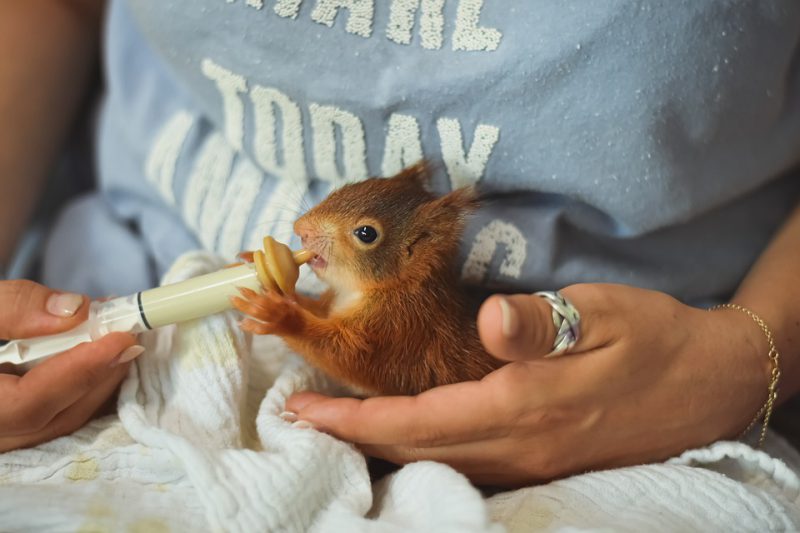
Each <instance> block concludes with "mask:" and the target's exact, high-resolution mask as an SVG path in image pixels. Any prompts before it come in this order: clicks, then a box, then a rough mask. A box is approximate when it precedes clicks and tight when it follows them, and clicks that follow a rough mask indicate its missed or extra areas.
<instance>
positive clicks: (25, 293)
mask: <svg viewBox="0 0 800 533" xmlns="http://www.w3.org/2000/svg"><path fill="white" fill-rule="evenodd" d="M88 309H89V300H88V298H86V297H84V296H80V295H76V294H63V293H58V292H55V291H53V290H51V289H48V288H47V287H43V286H41V285H39V284H36V283H33V282H30V281H24V280H18V281H0V338H4V339H19V338H28V337H35V336H39V335H51V334H54V333H59V332H62V331H67V330H69V329H72V328H74V327H75V326H77V325H78V324H80V323H81V322H83V321H84V320H86V317H87V314H88ZM142 351H143V348H142V347H141V346H137V345H134V337H133V336H131V335H128V334H125V333H112V334H110V335H107V336H105V337H103V338H102V339H100V340H99V341H97V342H91V343H83V344H80V345H78V346H76V347H75V348H73V349H71V350H69V351H66V352H64V353H62V354H59V355H56V356H54V357H52V358H50V359H48V360H46V361H44V362H42V363H40V364H39V365H37V366H35V367H34V368H33V369H31V370H30V371H28V372H27V373H25V374H24V375H22V376H17V375H15V374H13V373H0V400H2V403H3V408H2V409H1V410H0V452H3V451H8V450H12V449H15V448H23V447H27V446H33V445H35V444H38V443H40V442H44V441H47V440H50V439H53V438H55V437H59V436H61V435H65V434H67V433H70V432H72V431H75V430H76V429H78V428H79V427H81V426H82V425H83V424H85V423H86V422H87V421H88V420H89V419H90V418H91V417H92V415H93V414H95V412H97V410H98V409H99V408H100V407H101V406H102V405H103V403H104V402H105V401H106V400H107V399H108V398H109V397H110V396H111V395H112V394H113V393H114V391H115V390H116V388H117V385H119V383H120V381H122V379H123V378H124V377H125V374H126V373H127V371H128V366H129V365H130V361H131V360H132V359H133V358H135V357H136V356H138V355H139V354H141V353H142ZM4 366H6V365H4ZM13 369H14V367H13V366H11V365H8V366H7V368H4V369H3V370H4V371H12V370H13Z"/></svg>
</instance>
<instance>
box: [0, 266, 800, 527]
mask: <svg viewBox="0 0 800 533" xmlns="http://www.w3.org/2000/svg"><path fill="white" fill-rule="evenodd" d="M218 266H219V264H218V263H216V262H215V261H214V260H213V259H211V258H209V257H208V256H205V255H203V254H189V255H186V256H184V257H182V258H181V259H180V260H179V261H178V262H177V263H176V265H175V266H174V267H173V268H172V270H171V272H170V273H169V274H168V275H167V278H166V281H167V282H170V281H177V280H180V279H185V278H187V277H189V276H193V275H198V274H200V273H203V272H205V271H209V270H212V269H215V268H217V267H218ZM140 340H141V342H142V343H143V344H144V345H145V347H146V348H147V351H146V353H145V355H143V356H141V357H140V358H139V359H138V360H137V361H136V363H135V364H134V365H133V366H132V369H131V372H130V375H129V377H128V378H127V380H126V381H125V382H124V384H123V387H122V390H121V392H120V398H119V414H118V416H108V417H105V418H102V419H99V420H95V421H93V422H92V423H90V424H89V425H87V426H86V427H84V428H83V429H81V430H79V431H77V432H76V433H74V434H72V435H70V436H67V437H64V438H60V439H57V440H54V441H51V442H48V443H46V444H43V445H40V446H38V447H36V448H32V449H27V450H18V451H14V452H10V453H6V454H2V455H0V531H4V532H5V531H76V530H77V531H129V532H145V531H147V532H151V531H152V532H164V531H232V532H238V531H242V532H251V531H305V530H313V531H324V532H329V531H347V532H384V531H387V532H395V531H396V532H400V531H437V532H438V531H445V532H448V531H452V532H472V531H475V532H477V531H491V532H494V531H502V530H503V526H505V528H506V529H508V530H509V531H532V530H536V531H538V530H541V531H579V530H580V531H588V530H592V531H676V530H680V531H690V530H697V531H700V530H702V531H711V530H716V531H741V530H748V531H796V530H800V508H799V506H798V504H800V480H799V479H798V476H797V475H796V474H795V471H796V470H794V469H793V468H795V467H796V466H797V464H800V461H798V458H797V455H796V454H795V453H794V451H793V450H791V449H790V448H788V447H786V446H785V445H783V444H782V443H781V442H778V441H774V442H773V443H772V446H773V447H772V448H771V449H770V451H771V452H772V453H773V454H777V455H782V456H784V457H787V458H788V459H789V461H790V463H789V464H787V463H786V462H784V461H781V460H779V459H776V458H774V457H771V456H770V455H767V454H766V453H763V452H759V451H755V450H753V449H752V448H750V447H748V446H747V445H745V444H739V443H717V444H715V445H713V446H711V447H709V448H705V449H702V450H695V451H691V452H687V453H685V454H684V455H683V456H681V457H679V458H676V459H674V460H672V461H670V462H668V463H667V464H661V465H647V466H639V467H633V468H626V469H620V470H613V471H606V472H596V473H590V474H586V475H581V476H575V477H572V478H569V479H565V480H562V481H558V482H555V483H551V484H549V485H544V486H539V487H532V488H527V489H523V490H518V491H512V492H507V493H501V494H497V495H494V496H492V497H490V498H488V499H484V498H483V496H482V495H481V493H480V492H479V491H478V490H476V489H475V488H474V487H472V486H471V485H470V484H469V482H468V481H467V480H466V478H464V477H463V476H462V475H460V474H458V473H457V472H455V471H453V470H452V469H450V468H449V467H447V466H444V465H441V464H436V463H432V462H421V463H417V464H412V465H409V466H406V467H404V468H402V469H401V470H399V471H398V472H396V473H395V474H393V475H391V476H389V477H387V478H386V479H384V480H383V481H381V482H379V483H377V484H376V485H374V486H373V485H372V484H371V483H370V479H369V475H368V472H367V468H366V462H365V459H364V457H363V456H362V455H361V454H360V453H359V452H358V451H357V450H355V449H354V448H353V447H352V446H350V445H349V444H346V443H344V442H341V441H338V440H336V439H334V438H332V437H330V436H328V435H325V434H322V433H319V432H317V431H314V430H310V429H302V428H297V427H293V426H292V425H291V424H289V423H287V422H285V421H284V420H282V419H281V418H280V417H279V416H278V415H279V414H280V413H281V412H282V411H283V409H284V402H285V399H286V398H287V396H288V395H290V394H291V393H292V392H294V391H298V390H305V389H313V390H319V391H323V392H332V391H335V387H334V386H333V384H331V383H330V382H329V381H328V380H326V379H325V378H324V377H322V376H321V375H320V374H319V373H318V372H316V371H314V370H312V369H311V368H309V367H308V366H307V365H305V364H304V363H303V362H302V361H300V360H299V359H297V358H296V357H294V356H293V355H292V354H290V353H288V351H287V349H286V348H285V347H284V345H283V344H282V343H280V341H278V340H276V339H273V338H270V337H259V338H258V341H259V342H260V343H261V345H260V346H259V347H258V349H257V350H253V349H252V347H251V346H250V340H249V339H248V338H247V337H246V336H245V335H243V334H242V333H241V332H240V330H239V329H238V327H237V325H236V317H235V316H233V315H232V314H222V315H218V316H214V317H210V318H207V319H204V320H201V321H195V322H191V323H186V324H184V325H182V326H180V327H170V328H162V329H161V330H159V331H154V332H150V333H148V334H146V335H143V336H142V337H141V339H140ZM792 461H793V462H792ZM698 466H701V468H698Z"/></svg>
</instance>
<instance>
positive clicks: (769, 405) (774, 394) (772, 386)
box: [709, 303, 781, 448]
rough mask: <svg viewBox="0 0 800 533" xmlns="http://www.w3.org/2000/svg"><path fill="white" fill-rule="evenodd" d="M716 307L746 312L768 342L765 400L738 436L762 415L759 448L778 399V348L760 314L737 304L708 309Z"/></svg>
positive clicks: (742, 435) (748, 429) (748, 430)
mask: <svg viewBox="0 0 800 533" xmlns="http://www.w3.org/2000/svg"><path fill="white" fill-rule="evenodd" d="M717 309H734V310H736V311H740V312H742V313H744V314H746V315H747V316H749V317H750V318H752V319H753V321H754V322H755V323H756V324H758V327H760V328H761V331H763V332H764V335H766V337H767V342H768V343H769V354H768V357H769V359H770V361H772V375H771V376H770V381H769V395H768V396H767V401H766V402H765V403H764V405H763V406H761V409H759V410H758V413H756V416H755V418H753V421H752V422H750V424H748V426H747V427H746V428H745V430H744V431H743V432H742V434H741V435H740V436H739V438H742V437H744V436H745V435H746V434H747V433H748V432H750V430H751V429H753V427H755V425H756V424H758V421H759V420H760V419H761V417H762V416H763V417H764V424H763V426H761V435H760V436H759V438H758V447H759V448H760V447H761V446H763V445H764V440H765V439H766V438H767V426H768V425H769V419H770V417H771V416H772V410H773V408H774V407H775V401H776V400H777V399H778V380H780V377H781V370H780V366H779V361H780V354H779V353H778V349H777V348H776V347H775V338H774V337H773V336H772V332H771V331H770V329H769V327H767V323H766V322H764V321H763V320H762V319H761V317H760V316H758V315H757V314H755V313H754V312H752V311H751V310H749V309H747V308H746V307H742V306H741V305H738V304H730V303H728V304H720V305H716V306H714V307H712V308H711V309H709V310H710V311H714V310H717Z"/></svg>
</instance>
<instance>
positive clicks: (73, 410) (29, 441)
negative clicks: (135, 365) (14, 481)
mask: <svg viewBox="0 0 800 533" xmlns="http://www.w3.org/2000/svg"><path fill="white" fill-rule="evenodd" d="M129 366H130V363H123V364H121V365H118V366H117V367H116V368H115V369H114V371H113V372H112V373H111V374H110V375H108V376H107V377H106V379H104V380H103V381H101V382H100V383H98V384H97V386H96V387H95V388H94V389H92V390H91V391H90V392H88V393H87V394H85V395H84V396H83V397H81V398H79V399H78V400H77V401H76V402H75V403H73V404H71V405H69V406H68V407H66V408H65V409H64V410H62V411H61V412H59V413H57V414H56V416H55V417H53V419H52V420H51V421H50V422H49V423H48V424H47V425H45V426H44V427H42V428H40V429H38V430H36V431H34V432H32V433H26V434H20V435H15V436H4V437H0V452H4V451H8V450H13V449H17V448H24V447H28V446H35V445H37V444H40V443H42V442H46V441H49V440H52V439H54V438H57V437H61V436H63V435H67V434H69V433H72V432H73V431H75V430H77V429H79V428H80V427H82V426H83V425H84V424H85V423H86V422H88V421H89V420H90V419H91V418H92V416H93V415H94V414H95V413H96V412H97V411H98V410H99V409H100V408H101V407H102V406H103V405H104V404H105V402H106V401H107V400H108V399H109V398H110V397H111V396H112V395H113V394H114V393H115V392H116V390H117V387H118V386H119V383H120V382H121V381H122V380H123V379H124V378H125V376H126V375H127V373H128V367H129Z"/></svg>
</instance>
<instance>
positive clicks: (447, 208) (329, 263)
mask: <svg viewBox="0 0 800 533" xmlns="http://www.w3.org/2000/svg"><path fill="white" fill-rule="evenodd" d="M429 178H430V172H429V169H428V166H427V165H426V164H424V163H419V164H417V165H415V166H412V167H409V168H407V169H406V170H404V171H402V172H401V173H400V174H398V175H397V176H394V177H392V178H370V179H367V180H365V181H362V182H359V183H352V184H348V185H345V186H343V187H341V188H339V189H337V190H335V191H333V192H332V193H331V194H330V195H329V196H328V197H327V198H325V199H324V200H323V201H322V202H321V203H320V204H319V205H317V206H316V207H314V208H312V209H311V210H310V211H308V212H307V213H306V214H304V215H303V216H301V217H300V218H299V219H298V220H297V222H295V225H294V230H295V233H297V235H299V236H300V238H301V239H302V242H303V247H304V248H306V249H308V250H311V251H313V252H314V253H315V254H316V256H315V257H314V259H312V260H311V261H310V262H309V265H310V266H311V268H313V269H314V271H315V272H316V274H317V275H318V276H319V277H320V278H321V279H323V280H325V281H326V282H327V283H328V284H329V285H330V286H331V287H332V288H334V289H347V290H353V289H359V290H362V289H366V288H369V287H370V286H376V285H384V284H386V283H387V282H390V281H393V280H397V281H414V280H420V279H423V278H425V277H426V276H430V275H431V274H432V273H434V272H437V271H441V269H443V268H448V267H449V266H450V265H452V262H453V259H454V256H455V254H456V251H457V249H458V245H459V241H460V238H461V234H462V232H463V228H464V218H465V215H467V214H468V213H469V212H470V211H472V210H473V209H474V208H475V207H476V206H477V199H476V194H475V191H474V189H473V188H471V187H468V188H462V189H457V190H455V191H453V192H451V193H449V194H446V195H444V196H436V195H434V194H433V193H431V192H429V191H428V189H427V185H428V181H429Z"/></svg>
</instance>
